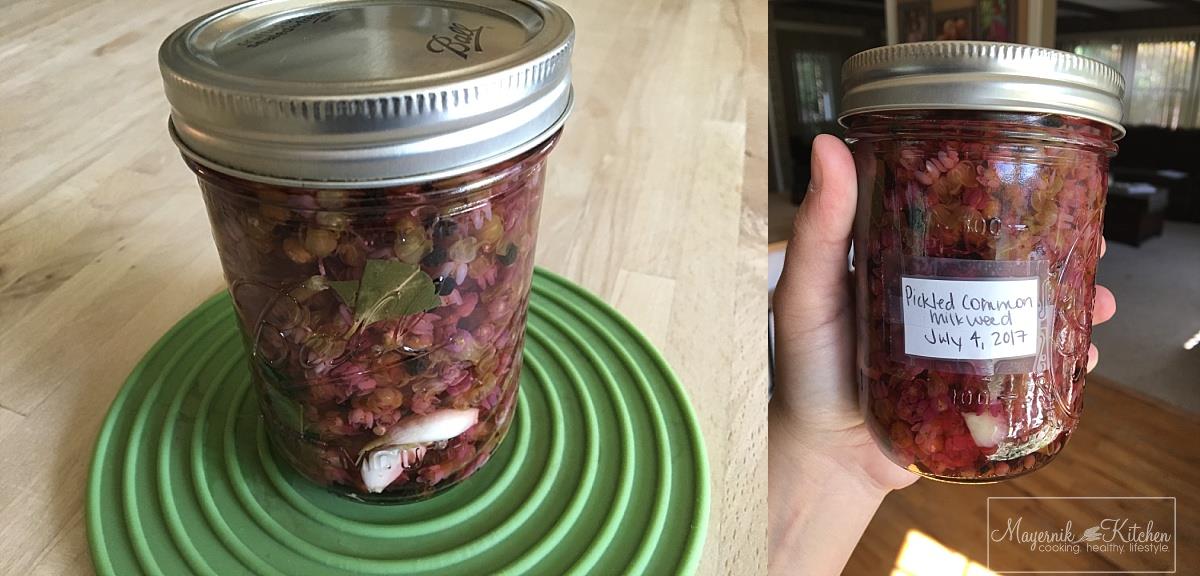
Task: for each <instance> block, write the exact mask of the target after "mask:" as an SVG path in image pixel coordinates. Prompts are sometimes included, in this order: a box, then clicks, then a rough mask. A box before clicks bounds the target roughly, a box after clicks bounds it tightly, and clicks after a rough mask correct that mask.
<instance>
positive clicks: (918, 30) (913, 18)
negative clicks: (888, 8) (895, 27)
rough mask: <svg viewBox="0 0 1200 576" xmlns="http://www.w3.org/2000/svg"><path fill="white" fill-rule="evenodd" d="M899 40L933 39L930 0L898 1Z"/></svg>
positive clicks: (921, 40)
mask: <svg viewBox="0 0 1200 576" xmlns="http://www.w3.org/2000/svg"><path fill="white" fill-rule="evenodd" d="M898 8H899V9H898V10H897V15H898V16H899V25H900V26H899V30H900V42H925V41H926V40H933V5H932V3H931V2H930V0H909V1H907V2H905V1H901V2H900V3H899V6H898Z"/></svg>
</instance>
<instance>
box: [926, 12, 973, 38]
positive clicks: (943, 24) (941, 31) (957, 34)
mask: <svg viewBox="0 0 1200 576" xmlns="http://www.w3.org/2000/svg"><path fill="white" fill-rule="evenodd" d="M933 26H934V27H933V32H934V34H935V36H934V39H935V40H974V39H975V38H977V37H978V36H977V34H976V32H975V10H973V9H971V8H964V9H962V10H948V11H946V12H938V13H936V14H934V15H933Z"/></svg>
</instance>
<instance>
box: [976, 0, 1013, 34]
mask: <svg viewBox="0 0 1200 576" xmlns="http://www.w3.org/2000/svg"><path fill="white" fill-rule="evenodd" d="M1016 23H1017V2H1016V0H979V39H980V40H991V41H994V42H1016V41H1017V25H1016Z"/></svg>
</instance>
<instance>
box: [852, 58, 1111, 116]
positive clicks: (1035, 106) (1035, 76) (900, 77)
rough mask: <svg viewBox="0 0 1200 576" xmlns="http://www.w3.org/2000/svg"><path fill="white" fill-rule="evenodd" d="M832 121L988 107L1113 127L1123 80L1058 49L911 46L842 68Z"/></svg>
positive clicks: (1094, 62) (1095, 64) (1102, 65)
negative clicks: (877, 114)
mask: <svg viewBox="0 0 1200 576" xmlns="http://www.w3.org/2000/svg"><path fill="white" fill-rule="evenodd" d="M842 89H843V93H844V95H843V97H842V115H841V116H840V117H839V118H838V121H839V122H841V123H842V124H843V125H845V121H846V118H848V117H850V116H854V115H855V114H863V113H866V112H880V111H886V110H927V109H955V110H994V111H1005V112H1044V113H1051V114H1064V115H1068V116H1078V117H1081V118H1087V119H1090V120H1095V121H1097V122H1101V123H1104V124H1108V125H1109V126H1112V127H1113V128H1114V129H1115V133H1114V138H1120V137H1122V136H1124V135H1125V128H1124V127H1122V126H1121V97H1122V95H1123V94H1124V91H1125V80H1124V79H1123V78H1121V74H1120V73H1119V72H1117V71H1116V70H1113V69H1112V68H1110V67H1108V66H1105V65H1104V64H1102V63H1100V62H1097V61H1095V60H1092V59H1090V58H1084V57H1083V56H1078V55H1075V54H1071V53H1069V52H1062V51H1059V50H1051V49H1049V48H1041V47H1038V46H1025V45H1021V44H1005V43H1001V42H961V41H954V42H916V43H911V44H896V45H894V46H885V47H882V48H874V49H871V50H867V51H865V52H860V53H858V54H855V55H854V56H852V57H850V59H849V60H847V61H846V63H845V64H844V65H843V66H842Z"/></svg>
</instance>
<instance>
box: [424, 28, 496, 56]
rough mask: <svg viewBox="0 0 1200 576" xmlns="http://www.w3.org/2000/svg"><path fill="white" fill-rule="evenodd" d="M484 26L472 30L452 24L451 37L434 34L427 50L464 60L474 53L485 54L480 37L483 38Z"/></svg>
mask: <svg viewBox="0 0 1200 576" xmlns="http://www.w3.org/2000/svg"><path fill="white" fill-rule="evenodd" d="M483 28H484V27H483V26H479V27H478V28H471V27H470V26H467V25H466V24H463V23H461V22H451V23H450V28H449V32H450V35H449V36H443V35H438V34H434V35H433V36H431V37H430V38H429V43H428V44H426V45H425V49H426V50H429V51H430V52H433V53H434V54H441V53H444V52H449V53H451V54H455V55H457V56H458V57H459V58H462V59H463V60H466V59H467V56H468V55H470V54H471V53H472V52H483V46H482V45H481V44H480V37H481V36H483Z"/></svg>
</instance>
